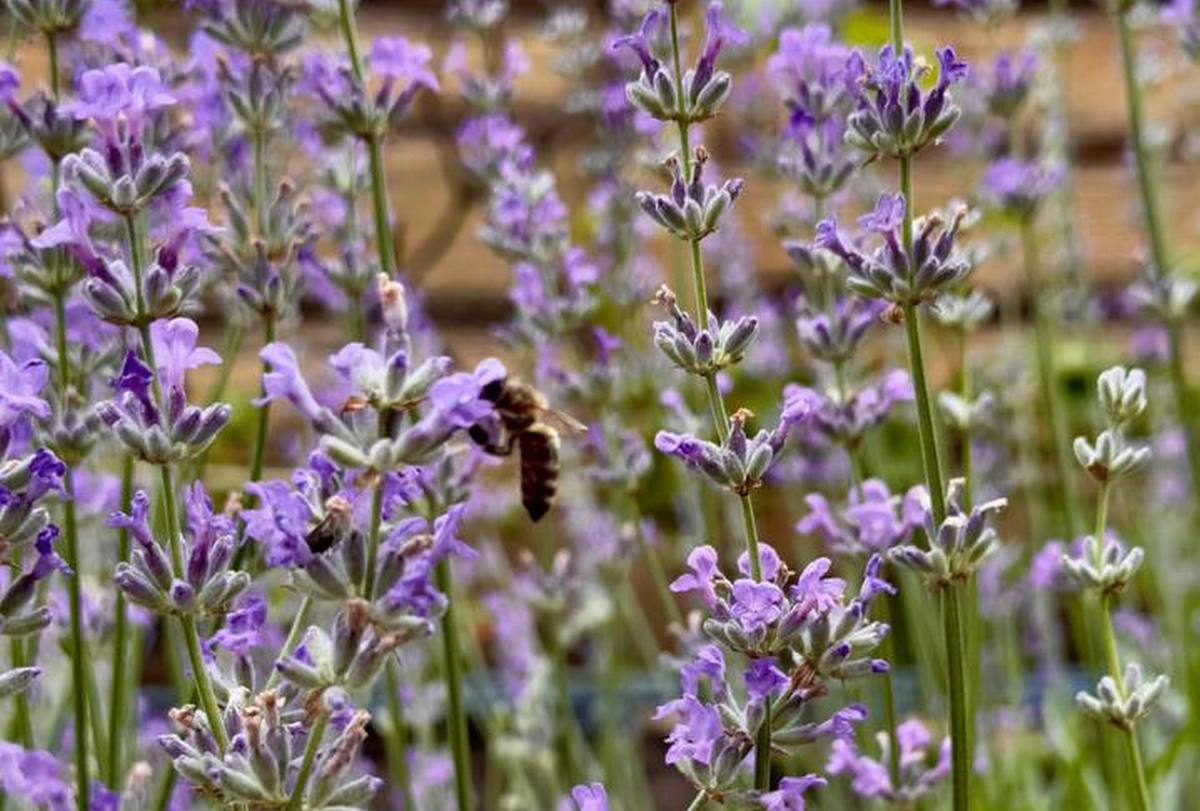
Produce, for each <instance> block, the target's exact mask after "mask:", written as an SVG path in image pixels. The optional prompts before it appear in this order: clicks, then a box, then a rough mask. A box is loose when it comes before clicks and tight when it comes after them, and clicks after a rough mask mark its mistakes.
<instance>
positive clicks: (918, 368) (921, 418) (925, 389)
mask: <svg viewBox="0 0 1200 811" xmlns="http://www.w3.org/2000/svg"><path fill="white" fill-rule="evenodd" d="M918 318H919V315H918V313H917V308H916V305H913V304H906V305H904V331H905V334H906V336H907V338H908V365H909V371H910V373H911V374H912V379H913V392H914V394H915V395H916V401H917V430H918V433H919V435H920V440H921V463H922V465H923V466H924V469H925V486H926V488H927V489H928V490H929V502H930V506H931V507H932V509H933V521H934V526H941V523H942V521H944V520H945V519H946V504H945V493H946V491H945V489H944V488H943V487H942V469H941V463H940V462H939V461H938V449H937V438H936V436H935V434H934V430H933V411H932V409H931V407H930V402H929V385H928V383H927V382H926V380H925V361H924V358H923V357H922V351H921V325H920V322H919V321H918Z"/></svg>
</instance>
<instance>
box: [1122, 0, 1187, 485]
mask: <svg viewBox="0 0 1200 811" xmlns="http://www.w3.org/2000/svg"><path fill="white" fill-rule="evenodd" d="M1133 8H1134V3H1132V2H1129V0H1114V7H1113V9H1112V13H1113V16H1114V17H1115V19H1116V27H1117V39H1118V41H1119V43H1120V46H1121V74H1122V77H1123V79H1124V84H1125V105H1126V111H1127V116H1128V119H1129V141H1130V147H1131V149H1132V151H1133V163H1134V169H1135V173H1136V175H1137V184H1138V196H1139V197H1140V202H1141V212H1142V219H1143V226H1144V228H1145V232H1146V239H1147V241H1148V242H1149V248H1150V257H1149V259H1150V267H1149V269H1148V272H1147V278H1146V280H1145V283H1144V290H1143V291H1142V294H1143V297H1144V298H1145V299H1146V301H1147V304H1148V305H1149V307H1150V308H1151V310H1152V311H1154V312H1155V314H1156V315H1157V316H1158V317H1159V318H1160V319H1161V320H1162V323H1163V328H1164V329H1165V330H1166V333H1167V355H1168V357H1167V368H1168V374H1169V375H1170V381H1171V390H1172V393H1173V395H1174V400H1175V411H1176V416H1177V418H1178V419H1179V422H1180V425H1181V427H1182V431H1183V437H1184V443H1185V447H1186V450H1187V459H1188V465H1189V468H1190V472H1191V479H1192V494H1193V495H1192V499H1193V502H1194V503H1193V506H1195V505H1196V504H1200V439H1197V435H1196V434H1197V429H1196V426H1195V419H1194V416H1193V415H1194V411H1193V409H1192V403H1191V394H1190V392H1189V390H1188V382H1187V372H1186V368H1185V365H1184V348H1183V330H1184V323H1185V322H1184V314H1185V313H1186V311H1187V308H1188V307H1189V306H1190V304H1191V302H1192V299H1193V298H1194V296H1195V293H1194V291H1191V290H1190V288H1188V287H1187V286H1185V285H1182V284H1181V283H1180V281H1179V280H1178V279H1177V278H1175V271H1176V268H1175V266H1174V265H1173V264H1172V258H1171V251H1170V246H1169V244H1168V241H1167V234H1166V227H1165V225H1164V223H1163V217H1162V207H1161V205H1160V202H1159V196H1158V182H1157V179H1156V177H1155V173H1154V167H1153V165H1152V159H1151V155H1150V150H1149V147H1148V146H1147V144H1146V114H1145V105H1144V102H1143V99H1142V84H1141V80H1140V79H1139V78H1138V50H1137V45H1136V43H1135V42H1134V40H1133V32H1132V30H1131V28H1130V19H1129V17H1130V15H1131V14H1132V12H1133Z"/></svg>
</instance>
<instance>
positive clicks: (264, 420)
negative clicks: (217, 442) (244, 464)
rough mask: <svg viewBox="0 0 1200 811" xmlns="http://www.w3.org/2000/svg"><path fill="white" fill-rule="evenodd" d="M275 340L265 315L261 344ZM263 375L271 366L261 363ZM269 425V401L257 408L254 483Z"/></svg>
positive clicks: (260, 468) (252, 458) (272, 318)
mask: <svg viewBox="0 0 1200 811" xmlns="http://www.w3.org/2000/svg"><path fill="white" fill-rule="evenodd" d="M274 340H275V315H274V314H273V313H267V314H266V315H265V316H264V317H263V343H264V344H269V343H271V342H272V341H274ZM262 370H263V374H264V375H266V373H267V372H269V371H271V364H269V363H267V362H266V361H263V365H262ZM263 396H266V389H265V388H264V389H263ZM270 423H271V403H270V401H268V402H265V403H263V404H262V405H261V406H259V407H258V422H257V424H256V425H255V429H254V452H253V454H251V456H250V478H249V481H252V482H256V481H259V480H260V479H261V478H262V471H263V460H264V458H265V457H266V450H267V433H268V431H269V428H270ZM253 502H254V500H253V498H251V499H249V500H248V503H247V505H246V506H248V507H252V506H254V503H253Z"/></svg>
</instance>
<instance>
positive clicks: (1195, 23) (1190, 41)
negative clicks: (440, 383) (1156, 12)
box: [1162, 0, 1200, 62]
mask: <svg viewBox="0 0 1200 811" xmlns="http://www.w3.org/2000/svg"><path fill="white" fill-rule="evenodd" d="M1162 18H1163V21H1164V22H1166V23H1167V24H1169V25H1171V26H1173V27H1174V28H1175V30H1176V31H1178V32H1179V40H1180V43H1181V44H1182V46H1183V52H1184V53H1185V54H1187V55H1188V57H1189V58H1190V59H1191V60H1192V61H1193V62H1200V13H1198V12H1197V9H1196V0H1171V2H1170V3H1167V4H1166V5H1165V6H1164V7H1163V10H1162Z"/></svg>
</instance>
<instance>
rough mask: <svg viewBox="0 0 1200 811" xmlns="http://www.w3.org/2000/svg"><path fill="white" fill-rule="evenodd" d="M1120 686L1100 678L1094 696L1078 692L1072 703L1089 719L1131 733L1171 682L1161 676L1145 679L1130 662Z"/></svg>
mask: <svg viewBox="0 0 1200 811" xmlns="http://www.w3.org/2000/svg"><path fill="white" fill-rule="evenodd" d="M1122 682H1123V683H1122V684H1118V682H1117V680H1116V679H1114V678H1113V677H1112V676H1103V677H1102V678H1101V679H1100V681H1099V682H1098V683H1097V685H1096V693H1095V694H1094V695H1093V694H1091V693H1087V692H1085V691H1083V690H1080V691H1079V692H1078V693H1076V694H1075V703H1076V704H1078V705H1079V708H1080V709H1081V710H1083V711H1084V713H1086V714H1087V715H1089V716H1090V717H1092V718H1094V719H1096V720H1097V721H1102V722H1107V723H1110V724H1113V725H1114V726H1116V727H1118V728H1120V729H1123V730H1126V731H1131V730H1133V728H1134V726H1135V725H1136V724H1137V722H1138V721H1140V720H1141V719H1143V718H1145V717H1146V716H1147V715H1149V714H1150V712H1151V711H1152V710H1153V709H1154V705H1155V704H1156V703H1157V702H1158V700H1159V698H1160V697H1161V696H1162V694H1163V693H1164V692H1166V690H1167V687H1168V686H1169V685H1170V683H1171V680H1170V679H1169V678H1168V677H1167V676H1166V675H1164V674H1161V673H1160V674H1159V675H1157V676H1155V677H1154V678H1152V679H1145V678H1144V677H1143V676H1142V670H1141V668H1140V667H1138V666H1137V664H1135V663H1133V662H1130V663H1129V664H1128V665H1126V667H1125V674H1124V678H1123V679H1122Z"/></svg>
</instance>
